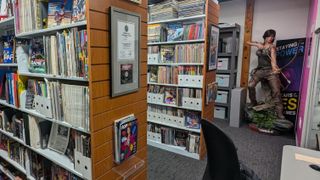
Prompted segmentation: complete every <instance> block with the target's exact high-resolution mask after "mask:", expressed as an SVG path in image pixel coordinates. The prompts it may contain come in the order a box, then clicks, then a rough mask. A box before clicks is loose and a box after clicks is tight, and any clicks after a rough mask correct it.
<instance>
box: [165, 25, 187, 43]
mask: <svg viewBox="0 0 320 180" xmlns="http://www.w3.org/2000/svg"><path fill="white" fill-rule="evenodd" d="M182 37H183V26H182V24H181V23H170V24H168V25H167V41H181V40H182Z"/></svg>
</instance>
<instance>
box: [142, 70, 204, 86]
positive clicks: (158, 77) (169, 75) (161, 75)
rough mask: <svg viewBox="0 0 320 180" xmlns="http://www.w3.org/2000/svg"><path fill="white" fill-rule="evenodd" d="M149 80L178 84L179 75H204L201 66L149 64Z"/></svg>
mask: <svg viewBox="0 0 320 180" xmlns="http://www.w3.org/2000/svg"><path fill="white" fill-rule="evenodd" d="M148 70H149V82H153V83H164V84H178V75H191V76H193V75H202V67H200V66H149V69H148Z"/></svg>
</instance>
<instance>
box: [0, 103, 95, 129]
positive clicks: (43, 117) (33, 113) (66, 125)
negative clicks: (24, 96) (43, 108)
mask: <svg viewBox="0 0 320 180" xmlns="http://www.w3.org/2000/svg"><path fill="white" fill-rule="evenodd" d="M0 104H1V105H4V106H7V107H10V108H13V109H16V110H19V111H21V112H24V113H27V114H30V115H33V116H35V117H38V118H41V119H44V120H47V121H51V122H53V123H56V124H60V125H62V126H65V127H68V128H72V129H75V130H77V131H80V132H83V133H86V134H90V131H88V130H86V129H84V128H82V127H75V126H73V125H71V124H69V123H67V122H64V121H60V120H56V119H52V118H48V117H46V116H44V115H42V114H40V113H38V112H37V111H36V110H34V109H24V108H17V107H16V106H14V105H12V104H9V103H7V102H6V101H5V100H1V99H0Z"/></svg>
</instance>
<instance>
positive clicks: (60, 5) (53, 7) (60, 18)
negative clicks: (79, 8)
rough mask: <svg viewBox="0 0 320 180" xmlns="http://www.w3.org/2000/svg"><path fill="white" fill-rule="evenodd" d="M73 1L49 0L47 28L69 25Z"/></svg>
mask: <svg viewBox="0 0 320 180" xmlns="http://www.w3.org/2000/svg"><path fill="white" fill-rule="evenodd" d="M72 2H73V0H49V3H48V27H49V28H50V27H54V26H58V25H66V24H70V23H71V16H72Z"/></svg>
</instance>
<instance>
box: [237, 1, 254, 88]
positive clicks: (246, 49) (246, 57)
mask: <svg viewBox="0 0 320 180" xmlns="http://www.w3.org/2000/svg"><path fill="white" fill-rule="evenodd" d="M253 13H254V0H247V6H246V17H245V25H244V39H243V53H242V54H243V57H242V66H241V80H240V86H241V87H247V86H248V78H249V68H250V55H251V47H250V46H249V45H248V44H247V42H248V41H251V38H252V26H253Z"/></svg>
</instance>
